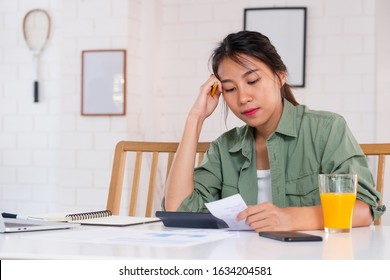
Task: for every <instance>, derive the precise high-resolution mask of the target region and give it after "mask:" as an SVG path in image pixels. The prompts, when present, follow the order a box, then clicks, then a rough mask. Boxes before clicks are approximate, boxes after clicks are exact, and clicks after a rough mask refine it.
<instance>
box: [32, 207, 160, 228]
mask: <svg viewBox="0 0 390 280" xmlns="http://www.w3.org/2000/svg"><path fill="white" fill-rule="evenodd" d="M34 218H35V219H39V218H38V217H31V219H34ZM40 219H45V220H51V221H53V220H55V221H66V222H68V223H77V224H82V225H96V226H131V225H140V224H147V223H154V222H159V221H160V219H159V218H154V217H135V216H117V215H112V213H111V211H110V210H102V211H92V212H83V213H72V214H67V215H63V216H58V215H57V217H54V216H46V217H45V216H41V217H40Z"/></svg>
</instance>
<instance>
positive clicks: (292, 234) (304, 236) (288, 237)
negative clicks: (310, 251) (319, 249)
mask: <svg viewBox="0 0 390 280" xmlns="http://www.w3.org/2000/svg"><path fill="white" fill-rule="evenodd" d="M259 235H260V236H261V237H266V238H271V239H274V240H279V241H284V242H303V241H322V237H321V236H318V235H313V234H309V233H304V232H300V231H263V232H259Z"/></svg>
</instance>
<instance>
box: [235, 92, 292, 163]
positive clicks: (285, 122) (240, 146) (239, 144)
mask: <svg viewBox="0 0 390 280" xmlns="http://www.w3.org/2000/svg"><path fill="white" fill-rule="evenodd" d="M297 114H298V110H297V107H296V106H294V105H293V104H291V103H290V102H289V101H288V100H287V99H283V112H282V116H281V118H280V121H279V124H278V126H277V128H276V131H275V132H277V133H280V134H284V135H287V136H291V137H297V135H298V131H297V130H298V129H297V122H296V118H297ZM239 129H241V130H242V135H243V137H239V138H237V139H236V141H235V143H234V144H233V146H232V147H231V148H230V150H229V152H231V153H234V152H238V151H239V150H242V154H243V155H244V156H246V157H248V158H249V157H250V154H251V152H252V150H253V142H254V127H251V126H248V125H244V126H242V127H240V128H239Z"/></svg>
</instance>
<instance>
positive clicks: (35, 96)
mask: <svg viewBox="0 0 390 280" xmlns="http://www.w3.org/2000/svg"><path fill="white" fill-rule="evenodd" d="M38 93H39V91H38V81H35V82H34V102H38V101H39V99H38V96H39V94H38Z"/></svg>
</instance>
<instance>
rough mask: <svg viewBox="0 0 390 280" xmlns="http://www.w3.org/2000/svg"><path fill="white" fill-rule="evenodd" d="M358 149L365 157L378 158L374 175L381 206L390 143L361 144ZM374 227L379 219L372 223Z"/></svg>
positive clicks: (378, 222)
mask: <svg viewBox="0 0 390 280" xmlns="http://www.w3.org/2000/svg"><path fill="white" fill-rule="evenodd" d="M360 147H361V148H362V150H363V153H364V154H365V155H366V156H376V157H377V158H378V163H377V172H376V173H377V174H376V190H377V191H378V192H380V193H381V195H382V198H381V200H380V201H379V205H382V204H383V186H384V178H385V163H386V156H387V155H390V143H385V144H361V145H360ZM374 224H375V225H380V224H381V217H379V218H378V219H376V220H375V221H374Z"/></svg>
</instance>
